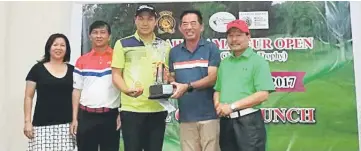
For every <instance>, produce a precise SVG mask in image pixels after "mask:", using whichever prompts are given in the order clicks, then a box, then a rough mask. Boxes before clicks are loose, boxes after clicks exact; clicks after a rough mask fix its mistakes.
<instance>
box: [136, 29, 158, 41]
mask: <svg viewBox="0 0 361 151" xmlns="http://www.w3.org/2000/svg"><path fill="white" fill-rule="evenodd" d="M134 37H135V38H136V39H137V40H138V41H142V42H143V43H152V42H153V41H154V40H155V37H156V36H155V34H154V33H153V39H152V41H149V42H148V41H144V40H143V39H142V38H140V36H139V34H138V30H137V31H135V34H134Z"/></svg>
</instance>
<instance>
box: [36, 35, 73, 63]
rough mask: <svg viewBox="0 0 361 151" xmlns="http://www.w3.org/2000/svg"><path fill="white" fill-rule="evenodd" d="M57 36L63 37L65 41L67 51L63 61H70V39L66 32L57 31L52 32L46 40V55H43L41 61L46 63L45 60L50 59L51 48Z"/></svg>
mask: <svg viewBox="0 0 361 151" xmlns="http://www.w3.org/2000/svg"><path fill="white" fill-rule="evenodd" d="M57 38H63V39H64V41H65V47H66V51H65V56H64V59H63V62H69V61H70V53H71V49H70V43H69V40H68V38H67V37H66V36H65V35H64V34H60V33H56V34H52V35H51V36H50V37H49V38H48V40H47V41H46V44H45V52H44V56H43V59H41V60H40V61H39V62H41V63H45V62H49V61H50V48H51V46H52V45H53V43H54V41H55V39H57Z"/></svg>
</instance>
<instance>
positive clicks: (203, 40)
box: [180, 37, 205, 50]
mask: <svg viewBox="0 0 361 151" xmlns="http://www.w3.org/2000/svg"><path fill="white" fill-rule="evenodd" d="M204 44H205V39H203V38H202V37H201V38H200V39H199V41H198V44H197V49H198V48H199V47H200V46H204ZM180 45H181V46H182V48H184V49H186V50H187V47H186V40H185V39H183V42H182V43H180ZM197 49H196V50H197Z"/></svg>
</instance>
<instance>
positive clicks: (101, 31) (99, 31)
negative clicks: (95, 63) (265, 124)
mask: <svg viewBox="0 0 361 151" xmlns="http://www.w3.org/2000/svg"><path fill="white" fill-rule="evenodd" d="M89 37H90V40H91V42H92V44H93V46H95V47H105V46H107V45H109V40H110V35H109V31H108V29H107V27H106V26H104V27H99V28H94V29H93V30H92V31H91V33H90V35H89Z"/></svg>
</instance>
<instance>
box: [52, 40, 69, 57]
mask: <svg viewBox="0 0 361 151" xmlns="http://www.w3.org/2000/svg"><path fill="white" fill-rule="evenodd" d="M66 51H67V50H66V43H65V40H64V38H60V37H59V38H56V39H55V40H54V42H53V44H52V45H51V47H50V58H51V59H54V60H63V59H64V56H65V53H66Z"/></svg>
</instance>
